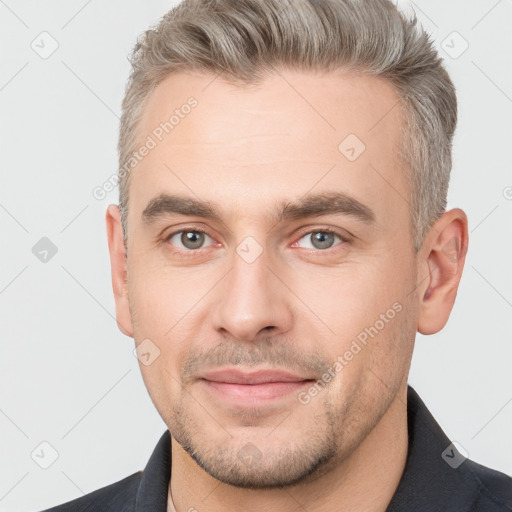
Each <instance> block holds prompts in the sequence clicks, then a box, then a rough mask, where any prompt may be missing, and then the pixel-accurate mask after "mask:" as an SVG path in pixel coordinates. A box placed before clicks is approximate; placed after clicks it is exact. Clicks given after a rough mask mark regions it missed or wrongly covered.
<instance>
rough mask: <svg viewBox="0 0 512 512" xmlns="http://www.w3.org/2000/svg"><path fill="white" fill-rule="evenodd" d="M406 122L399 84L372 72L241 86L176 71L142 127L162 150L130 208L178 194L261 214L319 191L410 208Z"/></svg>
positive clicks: (145, 161)
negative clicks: (404, 157) (404, 162)
mask: <svg viewBox="0 0 512 512" xmlns="http://www.w3.org/2000/svg"><path fill="white" fill-rule="evenodd" d="M190 105H193V106H192V107H191V106H190ZM401 122H402V113H401V108H400V105H399V99H398V96H397V94H396V92H395V90H394V88H393V87H392V85H391V84H389V83H388V82H387V81H384V80H381V79H377V78H374V77H370V76H363V75H355V74H350V73H342V72H339V73H328V74H327V73H309V72H308V73H303V72H297V71H285V70H282V71H280V73H279V74H276V75H273V76H271V77H269V78H267V79H266V80H265V81H263V82H262V83H261V84H260V85H258V86H249V87H242V88H241V87H237V86H235V85H233V84H230V83H227V82H225V81H224V80H223V79H222V78H221V77H215V76H214V75H207V74H199V73H188V72H187V73H181V72H180V73H175V74H172V75H169V76H168V77H167V78H166V79H164V80H163V81H162V82H161V83H160V84H159V85H158V86H157V87H156V88H155V90H154V91H153V93H152V94H151V96H150V98H149V101H148V102H147V104H146V106H145V110H144V113H143V116H142V119H141V121H140V123H139V126H138V140H139V144H140V145H141V146H142V145H143V144H145V143H146V144H147V142H148V141H149V140H150V139H151V141H152V143H151V146H152V148H151V149H150V150H149V151H147V152H145V153H146V154H145V156H144V157H143V158H142V159H141V160H140V162H139V163H138V165H137V167H135V169H134V171H132V182H131V185H130V213H129V215H130V216H132V215H135V214H136V215H137V216H139V217H140V213H141V212H142V210H143V209H144V207H145V206H146V204H147V203H148V201H150V200H151V199H152V198H153V197H154V196H155V195H157V194H159V193H162V192H170V193H182V194H187V195H194V196H197V197H201V198H203V199H205V200H209V201H213V202H216V203H221V204H222V206H223V207H224V208H225V209H226V213H227V214H229V210H230V206H232V209H233V211H235V210H238V211H239V209H240V207H243V209H244V212H245V214H246V215H251V214H254V215H255V216H258V215H259V213H258V212H259V211H260V210H261V209H262V208H265V207H267V206H270V204H271V203H272V201H274V200H276V201H278V200H281V199H283V198H298V197H301V196H303V195H304V194H305V193H307V192H308V191H309V190H312V189H314V191H315V192H323V191H326V190H339V191H342V192H345V193H348V194H351V195H353V196H354V197H359V198H361V199H362V201H366V202H367V203H368V202H369V203H370V204H372V207H374V209H375V210H376V211H379V209H380V210H381V214H382V215H383V216H385V217H386V216H389V215H391V214H393V212H394V213H395V214H396V215H401V214H403V211H402V210H404V209H405V210H407V201H406V200H405V198H406V197H407V196H408V191H407V186H406V180H405V179H404V176H403V172H402V171H401V170H400V160H399V157H398V150H399V144H400V127H401ZM147 145H148V144H147ZM400 197H402V203H405V204H398V203H397V199H399V198H400ZM393 203H394V205H393Z"/></svg>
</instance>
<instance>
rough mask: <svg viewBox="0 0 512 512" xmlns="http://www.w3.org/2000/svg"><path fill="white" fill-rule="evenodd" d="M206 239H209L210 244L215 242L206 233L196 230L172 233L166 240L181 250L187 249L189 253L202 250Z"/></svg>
mask: <svg viewBox="0 0 512 512" xmlns="http://www.w3.org/2000/svg"><path fill="white" fill-rule="evenodd" d="M206 239H209V240H210V242H212V241H213V240H212V238H211V237H209V236H208V235H207V234H206V233H205V232H204V231H201V230H197V229H194V230H182V231H176V232H175V233H171V234H170V235H169V236H168V237H167V238H166V241H168V242H171V243H172V244H173V245H174V246H176V247H178V248H179V249H187V250H189V251H193V250H195V249H201V248H202V245H203V244H204V243H205V241H206ZM180 244H181V245H180Z"/></svg>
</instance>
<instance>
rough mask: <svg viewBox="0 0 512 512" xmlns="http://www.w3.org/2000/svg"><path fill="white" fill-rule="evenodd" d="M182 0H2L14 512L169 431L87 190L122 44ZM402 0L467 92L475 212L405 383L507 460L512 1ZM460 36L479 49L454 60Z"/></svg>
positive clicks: (86, 485) (469, 206)
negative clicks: (450, 306)
mask: <svg viewBox="0 0 512 512" xmlns="http://www.w3.org/2000/svg"><path fill="white" fill-rule="evenodd" d="M172 5H174V3H169V2H164V1H161V0H158V1H157V0H152V1H144V2H142V1H140V2H134V1H131V2H127V1H121V0H110V1H108V2H106V1H102V2H100V1H98V0H92V1H91V0H89V1H83V0H74V1H68V2H55V1H46V2H38V1H35V0H32V1H25V2H21V1H15V0H0V20H1V23H0V48H1V51H2V57H1V66H0V102H1V109H2V110H1V115H0V120H1V121H0V130H1V132H0V140H1V144H2V147H1V151H0V168H1V172H2V184H1V187H0V220H1V226H2V243H1V245H0V250H1V256H2V259H1V261H2V264H1V269H2V272H1V278H0V309H1V312H2V325H1V332H2V336H1V343H2V346H1V350H2V357H1V366H0V372H1V391H2V394H1V407H0V413H1V414H0V424H1V441H2V465H1V468H0V471H1V481H0V509H1V510H2V511H5V512H10V511H29V510H41V509H43V508H46V507H49V506H51V505H56V504H57V503H61V502H64V501H67V500H71V499H73V498H76V497H79V496H81V495H82V494H84V493H88V492H91V491H92V490H95V489H97V488H99V487H103V486H105V485H108V484H110V483H112V482H114V481H117V480H120V479H121V478H124V477H125V476H128V475H130V474H132V473H134V472H135V471H138V470H140V469H143V468H144V466H145V464H146V462H147V459H148V458H149V456H150V454H151V452H152V450H153V448H154V446H155V444H156V442H157V440H158V439H159V437H160V435H161V434H162V433H163V432H164V430H165V428H166V426H165V424H164V423H163V421H162V420H161V418H160V417H159V415H158V413H157V411H156V409H155V408H154V406H153V404H152V402H151V399H150V398H149V395H148V394H147V391H146V389H145V387H144V383H143V381H142V378H141V376H140V372H139V368H138V363H137V360H136V359H135V357H134V356H133V353H132V351H133V348H134V342H133V340H132V339H130V338H127V337H125V336H124V335H123V334H121V332H120V331H119V330H118V328H117V325H116V323H115V320H114V315H115V309H114V299H113V295H112V289H111V281H110V263H109V258H108V248H107V239H106V232H105V221H104V216H105V209H106V207H107V205H108V204H110V203H116V202H117V188H116V189H115V190H114V191H113V192H111V193H109V194H108V195H107V197H106V198H105V200H103V201H98V200H96V199H94V198H93V196H92V190H93V188H94V187H95V186H97V185H101V184H102V183H103V182H104V181H105V180H106V179H108V178H109V177H110V176H111V175H112V173H114V172H115V170H116V162H117V160H116V159H117V155H116V149H115V148H116V143H117V130H118V115H119V112H120V102H121V99H122V95H123V91H124V84H125V80H126V78H127V76H128V72H129V64H128V61H127V58H126V57H127V55H128V54H129V52H130V50H131V48H132V46H133V44H134V42H135V38H136V36H137V35H138V34H139V33H141V32H142V31H143V30H144V29H146V28H147V27H148V26H149V25H150V24H153V23H155V22H156V21H157V20H158V18H159V17H160V16H161V15H163V14H164V13H165V12H166V11H167V10H168V9H169V8H170V7H171V6H172ZM400 5H404V6H406V7H407V9H409V8H410V7H411V6H414V7H415V10H416V12H417V13H418V16H419V18H420V20H421V21H422V23H423V24H424V26H425V27H426V29H427V30H429V31H430V32H431V33H432V34H433V36H434V37H435V40H436V45H437V46H438V47H439V48H440V52H441V54H442V55H443V56H444V57H445V58H446V65H447V66H448V70H449V72H450V73H451V76H452V78H453V80H454V82H455V85H456V87H457V89H458V98H459V108H460V115H459V127H458V131H457V135H456V139H455V150H454V169H453V177H452V182H451V188H450V193H449V206H450V207H455V206H457V207H461V208H463V209H464V210H465V211H466V212H467V214H468V216H469V225H470V231H471V235H470V249H469V252H468V256H467V260H466V268H465V270H464V274H463V277H462V282H461V285H460V288H459V293H458V297H457V302H456V305H455V308H454V310H453V313H452V316H451V318H450V320H449V323H448V325H447V326H446V328H445V329H444V330H443V331H442V332H440V333H438V334H436V335H434V336H429V337H424V336H421V335H418V338H417V344H416V350H415V354H414V358H413V364H412V370H411V375H410V380H409V382H410V383H411V384H412V385H413V386H414V387H415V389H416V390H417V391H418V393H419V394H420V396H421V397H422V398H423V400H424V401H425V402H426V404H427V406H428V407H429V408H430V410H431V412H432V413H433V414H434V416H435V417H436V419H437V420H438V422H439V423H440V424H441V426H442V427H443V429H444V430H445V432H446V433H447V435H448V436H449V437H450V438H451V439H452V440H456V441H458V442H459V443H460V444H461V445H462V446H463V447H464V448H465V449H466V450H467V451H468V452H469V456H470V457H471V458H472V459H474V460H476V461H477V462H480V463H482V464H484V465H488V466H491V467H493V468H496V469H499V470H501V471H503V472H505V473H508V474H509V475H510V474H512V444H511V442H510V433H511V426H512V385H511V377H510V363H511V360H512V345H511V343H510V341H511V340H510V335H511V332H512V315H511V314H510V313H511V307H512V272H511V265H510V262H511V261H512V251H511V242H510V240H511V237H510V234H511V232H510V227H511V221H512V217H511V209H512V200H511V197H512V188H511V187H512V177H511V175H510V166H511V163H512V155H511V146H512V142H511V141H512V138H511V135H512V133H511V132H512V117H511V112H512V71H511V66H510V55H511V54H512V33H511V32H510V30H509V29H510V20H511V15H512V2H511V0H500V1H497V0H478V1H476V0H474V1H467V0H459V1H450V2H446V1H445V0H436V1H433V0H429V1H426V0H422V1H420V0H418V1H416V2H414V4H413V3H412V2H408V1H407V2H406V1H404V2H400ZM43 31H47V32H48V33H49V34H51V36H52V37H53V38H54V39H55V40H56V41H57V42H58V45H59V47H58V49H57V50H56V51H55V52H54V53H53V54H52V55H51V56H50V57H48V58H47V59H43V58H41V57H40V56H39V55H38V54H37V53H36V52H35V51H34V50H33V49H32V48H31V43H32V41H34V40H35V41H36V43H38V41H40V38H39V39H38V36H39V34H40V33H41V32H43ZM454 31H456V32H457V33H458V34H459V35H457V34H455V35H454V34H452V33H453V32H454ZM41 37H43V36H41ZM44 37H47V36H44ZM461 37H462V38H464V40H465V41H467V43H468V44H469V47H468V49H467V50H466V51H465V52H464V53H462V54H461V55H460V56H458V58H453V56H454V55H456V54H458V53H460V51H461V50H462V49H463V44H464V41H463V40H462V39H461ZM443 41H444V43H443ZM50 43H51V42H50V41H49V40H48V39H47V40H46V42H45V48H46V50H48V48H50V46H49V45H50ZM38 44H39V45H40V46H41V45H42V43H38ZM443 48H445V49H447V50H448V51H449V52H451V54H452V57H450V56H449V55H448V54H447V53H446V52H445V51H444V50H443ZM41 51H42V50H41ZM42 237H48V238H49V239H50V240H51V241H52V242H53V243H54V244H55V245H56V246H57V248H58V252H57V254H56V255H55V256H53V257H52V258H51V259H50V260H49V261H48V262H47V263H42V262H41V261H39V259H37V258H36V257H35V256H34V254H33V253H32V247H33V246H34V245H35V244H36V243H37V242H38V241H39V240H40V239H41V238H42ZM43 441H46V442H48V443H50V444H51V445H52V446H53V447H54V448H55V450H57V452H58V454H59V456H58V459H57V460H56V461H55V462H54V463H53V464H52V465H51V466H50V467H49V468H48V469H42V468H41V467H40V466H39V465H38V464H37V463H36V462H35V461H34V460H33V459H32V458H31V453H32V452H33V451H34V450H35V449H39V450H40V449H41V447H40V443H41V442H43ZM38 447H39V448H38ZM43 447H44V445H43ZM36 451H37V450H36ZM39 453H40V452H39ZM45 453H46V455H45V457H48V456H49V455H48V454H50V450H49V449H47V450H46V452H45Z"/></svg>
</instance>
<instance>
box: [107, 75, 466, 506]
mask: <svg viewBox="0 0 512 512" xmlns="http://www.w3.org/2000/svg"><path fill="white" fill-rule="evenodd" d="M213 78H214V77H213V76H210V75H206V74H198V73H178V74H174V75H170V76H168V77H167V78H166V79H165V80H164V81H163V82H162V83H161V84H160V85H159V86H158V87H157V88H156V89H155V90H154V92H153V93H152V95H151V97H150V99H149V102H148V104H147V105H146V107H145V111H144V115H143V118H142V120H141V122H140V125H139V140H141V141H143V140H145V138H146V136H147V135H148V134H151V132H152V130H153V129H154V128H155V127H156V126H158V125H159V123H161V122H162V121H164V120H165V119H168V117H169V114H168V113H171V112H172V111H173V110H174V109H175V108H178V107H179V106H180V105H182V104H184V103H185V102H186V100H187V98H189V97H190V96H194V97H195V98H196V99H197V101H198V105H197V107H196V108H195V109H194V110H192V112H191V113H190V114H189V115H188V116H186V117H185V118H184V119H182V120H180V123H179V124H178V125H177V126H176V127H175V128H174V129H173V131H172V132H170V133H169V135H167V136H166V137H165V138H164V139H163V141H162V142H160V143H159V144H158V145H157V147H155V148H154V149H152V150H151V152H150V153H149V154H148V155H147V156H146V157H145V158H144V159H143V160H142V161H141V162H140V163H139V164H138V166H137V167H136V168H135V169H134V170H133V171H132V175H131V178H132V181H131V184H130V204H129V213H128V256H126V254H125V251H124V247H123V242H122V231H121V224H120V216H119V210H118V208H117V206H116V205H110V206H109V208H108V210H107V214H106V223H107V232H108V242H109V250H110V257H111V266H112V283H113V289H114V295H115V301H116V315H117V322H118V325H119V328H120V329H121V331H122V332H123V333H124V334H126V335H127V336H129V337H133V338H134V339H135V342H136V344H137V345H138V344H139V343H141V342H142V340H144V339H146V338H149V339H150V340H151V341H152V342H153V343H154V344H155V345H156V346H157V347H158V349H159V350H160V355H159V357H157V358H156V359H155V360H154V361H153V362H152V363H151V364H150V365H147V366H146V365H144V364H142V363H140V369H141V372H142V376H143V379H144V382H145V385H146V387H147V389H148V392H149V394H150V396H151V399H152V401H153V403H154V404H155V407H156V408H157V410H158V412H159V413H160V415H161V417H162V419H163V420H164V422H165V423H166V425H167V427H168V429H169V431H170V433H171V435H172V473H171V481H170V485H169V491H170V493H172V500H173V502H174V506H175V507H176V510H177V511H184V510H189V508H190V507H194V508H196V509H197V510H200V511H205V512H206V511H220V510H241V508H240V506H241V504H243V510H250V511H259V510H266V511H269V510H280V511H281V512H286V511H292V510H298V509H302V507H304V509H307V510H308V511H310V512H313V511H316V510H323V511H325V510H338V511H349V510H358V511H370V510H371V511H384V510H385V509H386V506H387V505H388V503H389V501H390V500H391V498H392V496H393V493H394V492H395V489H396V487H397V485H398V482H399V480H400V477H401V475H402V472H403V470H404V465H405V460H406V456H407V442H408V436H407V409H406V400H407V376H408V373H409V368H410V362H411V357H412V352H413V347H414V339H415V334H416V332H417V331H418V332H421V333H423V334H433V333H436V332H438V331H439V330H440V329H442V328H443V326H444V325H445V324H446V322H447V320H448V317H449V314H450V312H451V309H452V307H453V303H454V300H455V296H456V293H457V287H458V284H459V281H460V278H461V274H462V270H463V265H464V260H465V254H466V251H467V243H468V230H467V218H466V215H465V213H464V212H463V211H462V210H460V209H453V210H450V211H448V212H445V213H444V214H443V215H442V216H441V217H440V218H439V219H438V220H437V221H436V222H435V224H434V225H433V226H432V227H431V229H430V231H429V232H428V234H427V236H426V237H425V239H424V242H423V245H422V247H421V249H420V250H419V251H418V252H417V253H415V251H414V248H413V241H412V233H411V231H410V229H409V228H408V226H409V218H410V204H409V203H410V201H409V200H408V198H409V197H410V193H411V191H410V190H409V189H408V185H407V180H406V179H405V171H404V169H403V168H402V167H401V163H400V161H399V159H398V156H397V148H398V145H399V142H400V133H399V130H400V126H401V123H402V112H401V110H400V107H399V106H397V99H398V97H397V95H396V93H395V91H394V89H393V87H392V86H391V85H390V84H389V83H388V82H386V81H383V80H380V79H376V78H372V77H364V76H356V75H351V74H348V73H341V72H340V73H337V74H334V73H330V74H321V73H314V74H313V73H304V72H298V71H290V70H286V71H284V70H280V71H279V73H276V74H275V75H273V76H271V77H268V78H267V79H265V81H264V82H263V84H262V85H261V86H260V87H257V88H255V87H253V88H246V89H242V88H237V87H235V86H234V85H230V84H228V83H227V82H225V81H223V80H222V79H221V78H220V77H217V78H216V79H213ZM351 133H352V134H356V135H357V137H358V138H359V139H360V140H361V141H363V143H364V144H365V146H366V149H365V151H364V152H363V153H362V154H361V155H360V156H359V157H358V158H357V159H356V160H355V161H349V160H348V159H347V158H346V157H345V156H344V155H343V154H342V153H341V152H340V151H339V149H338V146H339V145H340V143H341V142H342V141H343V140H344V139H345V137H346V136H347V135H348V134H351ZM162 192H167V193H170V194H173V193H174V194H180V195H184V196H187V197H190V198H194V199H200V200H202V201H208V202H210V203H212V204H213V203H214V204H216V205H217V206H218V208H219V210H220V212H221V219H220V221H219V220H212V219H205V218H203V217H201V216H198V215H182V214H179V215H165V216H161V217H159V218H158V219H156V220H155V221H154V223H152V224H147V223H144V222H143V220H142V218H141V215H142V212H143V211H144V209H145V207H146V206H147V204H148V203H149V201H150V200H151V199H152V198H154V197H155V196H157V195H158V194H160V193H162ZM320 192H343V193H345V194H350V195H351V196H352V197H354V198H356V199H357V200H358V201H360V202H361V203H363V204H364V205H367V206H368V207H370V208H371V209H372V210H373V212H374V214H375V221H374V222H373V223H367V222H364V221H363V220H361V219H359V218H356V217H355V216H353V215H346V214H341V215H340V214H329V215H322V216H318V215H317V216H315V215H313V216H311V217H308V218H300V219H295V220H293V219H288V220H284V221H282V222H280V223H276V221H275V219H273V218H272V217H271V213H272V212H273V211H274V209H275V208H276V207H277V205H278V204H279V203H280V202H281V201H283V200H286V201H290V202H293V201H296V200H298V199H300V198H301V197H303V196H304V195H305V194H312V193H320ZM198 228H202V229H205V230H207V233H208V236H207V237H205V238H204V243H203V244H202V245H201V248H200V249H195V248H194V247H192V248H189V247H190V244H189V245H184V242H183V238H182V237H181V235H182V234H183V233H182V232H180V233H178V235H177V236H173V237H172V238H169V239H167V240H166V237H169V235H170V234H172V233H176V232H179V230H180V229H181V230H182V231H185V232H186V233H187V232H189V231H192V232H193V231H194V229H198ZM327 228H328V229H333V230H337V231H338V233H339V235H340V236H341V237H344V238H338V237H337V236H335V237H333V238H329V239H328V240H331V242H332V243H331V245H330V246H329V247H325V246H320V248H318V247H319V246H318V245H315V243H314V241H312V238H311V236H312V235H315V233H316V234H318V233H319V232H320V236H321V234H322V233H324V232H323V231H322V230H323V229H327ZM192 236H193V233H192ZM199 236H201V235H199ZM248 236H251V237H253V239H254V240H256V241H257V243H258V244H259V245H260V247H261V250H262V252H261V254H260V255H259V257H258V258H256V259H255V260H254V261H252V262H251V263H248V262H247V261H246V260H244V258H242V257H241V256H240V255H239V254H238V253H237V250H236V249H237V246H239V244H240V243H241V242H242V241H244V239H245V238H246V237H248ZM199 240H201V238H200V239H199ZM185 243H187V241H186V240H185ZM396 303H398V304H399V305H400V306H401V310H400V312H397V313H396V315H394V318H393V319H391V320H389V321H388V322H386V323H385V326H384V327H383V328H382V329H380V330H379V332H378V334H377V335H375V336H374V337H372V338H370V339H369V342H368V343H367V344H366V345H365V346H363V347H362V348H361V350H360V351H359V352H358V353H357V354H356V355H354V356H353V358H352V359H351V360H350V361H349V362H348V364H346V365H345V366H344V367H343V369H342V370H341V371H338V372H336V374H335V377H334V378H333V379H332V380H331V381H330V382H329V384H328V385H327V386H325V387H324V388H323V389H321V391H318V393H317V395H316V396H313V397H311V400H310V401H309V402H308V403H307V404H304V403H301V402H300V401H299V400H298V394H297V393H296V392H293V393H290V394H289V395H287V396H284V397H281V398H279V399H275V400H271V401H268V402H267V403H266V405H256V404H254V405H252V404H251V402H250V401H249V402H248V403H247V404H245V406H243V407H242V406H235V405H233V404H232V403H231V402H228V401H226V400H224V399H222V398H220V397H219V396H218V395H215V394H213V393H212V392H211V391H210V390H209V389H208V387H207V386H205V382H204V381H203V380H201V378H200V377H201V374H202V373H203V372H204V371H205V370H208V369H213V368H220V367H229V366H231V367H233V366H237V367H238V368H240V369H242V370H251V371H253V370H255V369H258V368H282V369H286V370H290V371H293V372H295V373H299V374H300V375H301V376H307V378H311V379H314V380H317V379H321V378H322V375H323V373H324V370H325V369H326V368H328V367H332V366H333V364H334V363H335V361H336V360H337V358H338V356H340V355H343V354H345V353H346V351H347V350H349V349H350V346H351V343H352V342H353V340H354V339H356V337H357V335H358V334H360V333H361V332H362V331H364V329H365V328H368V327H370V326H374V325H375V324H376V321H377V320H378V319H379V318H381V317H380V315H382V314H385V313H386V311H388V310H389V309H390V308H391V307H392V305H393V304H396ZM305 389H306V390H307V389H309V388H308V387H306V388H305ZM247 450H249V454H250V455H252V456H253V457H252V459H251V462H250V463H247V462H246V460H245V459H244V460H243V457H240V456H239V455H240V454H242V455H243V454H247ZM191 455H193V456H191ZM277 484H279V486H278V487H277Z"/></svg>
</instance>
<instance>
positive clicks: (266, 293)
mask: <svg viewBox="0 0 512 512" xmlns="http://www.w3.org/2000/svg"><path fill="white" fill-rule="evenodd" d="M270 263H271V262H270V258H268V257H267V255H266V252H265V251H263V253H262V254H261V255H260V256H259V257H258V258H257V259H256V260H255V261H251V262H248V261H246V260H245V259H244V258H243V257H241V256H240V255H239V254H238V253H236V252H234V254H233V258H232V267H231V270H230V271H229V272H228V274H227V275H226V277H225V278H224V279H223V280H222V281H223V283H222V286H220V287H219V288H218V289H217V293H218V296H217V297H216V299H217V300H216V305H215V307H214V311H213V326H214V328H215V330H216V331H217V332H219V333H221V334H222V335H224V336H225V335H226V334H229V335H231V336H232V337H234V339H237V340H240V341H249V342H252V341H257V340H258V339H260V338H261V337H265V336H269V335H272V336H275V335H279V334H284V333H286V332H288V331H289V330H290V329H291V328H292V323H293V313H292V309H291V304H290V297H289V292H288V295H287V288H286V286H285V285H283V283H282V282H281V281H280V280H279V279H278V278H277V277H276V274H279V270H278V269H277V268H275V266H273V267H274V268H271V269H270V268H269V265H270Z"/></svg>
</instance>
